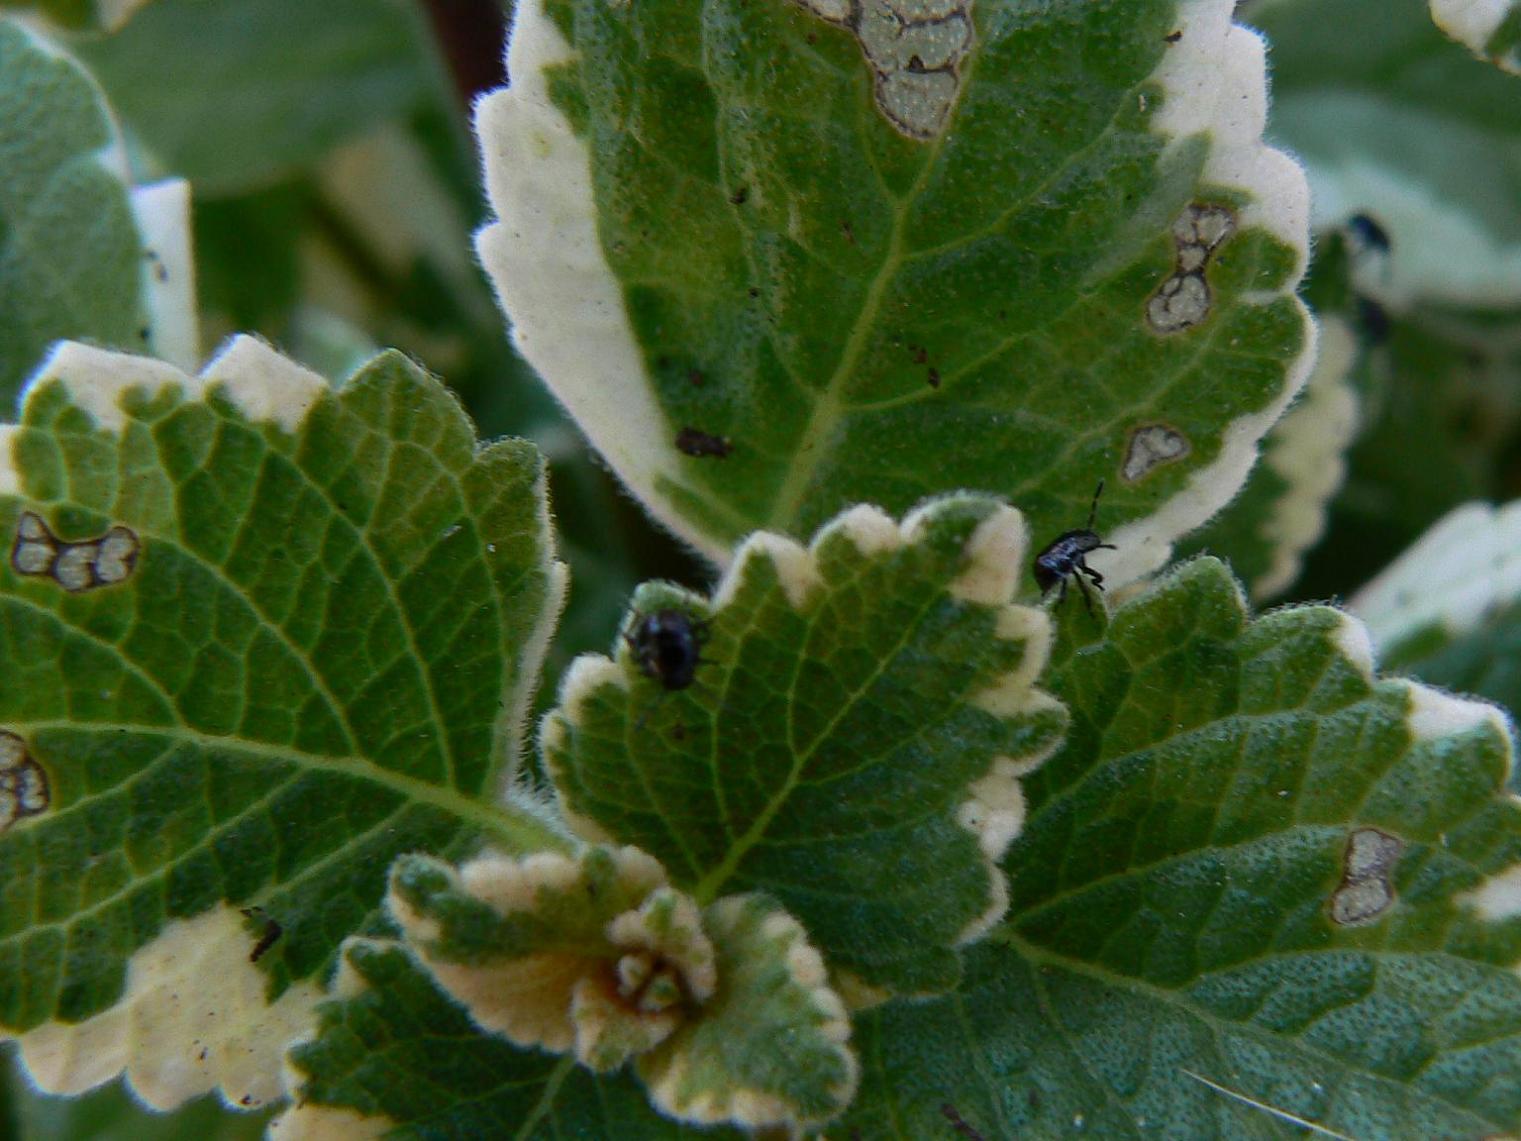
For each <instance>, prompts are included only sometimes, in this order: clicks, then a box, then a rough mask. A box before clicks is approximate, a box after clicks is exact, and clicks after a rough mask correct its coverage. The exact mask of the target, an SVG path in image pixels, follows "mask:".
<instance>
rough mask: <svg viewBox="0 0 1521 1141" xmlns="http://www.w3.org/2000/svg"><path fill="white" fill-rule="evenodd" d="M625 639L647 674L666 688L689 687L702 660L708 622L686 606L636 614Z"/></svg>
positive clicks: (624, 636) (641, 669) (635, 659)
mask: <svg viewBox="0 0 1521 1141" xmlns="http://www.w3.org/2000/svg"><path fill="white" fill-rule="evenodd" d="M623 640H624V641H625V642H627V643H628V648H629V650H630V652H631V653H632V654H633V655H634V661H636V662H638V663H639V669H640V671H641V672H642V673H643V674H644V675H645V676H646V677H649V678H653V679H654V680H655V681H658V682H659V683H660V684H661V686H663V687H664V688H665V689H669V690H676V689H686V687H687V686H689V685H691V684H692V679H693V678H694V677H696V676H697V667H698V665H700V664H701V662H702V654H701V650H702V644H703V643H704V642H706V641H707V640H708V624H707V623H706V622H704V621H703V620H702V619H700V618H693V617H692V616H691V615H690V614H688V613H687V612H686V611H684V610H657V611H655V612H654V613H653V614H635V615H634V621H633V625H632V626H631V628H630V629H629V630H628V632H626V633H625V634H624V635H623Z"/></svg>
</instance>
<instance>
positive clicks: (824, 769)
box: [542, 496, 1062, 991]
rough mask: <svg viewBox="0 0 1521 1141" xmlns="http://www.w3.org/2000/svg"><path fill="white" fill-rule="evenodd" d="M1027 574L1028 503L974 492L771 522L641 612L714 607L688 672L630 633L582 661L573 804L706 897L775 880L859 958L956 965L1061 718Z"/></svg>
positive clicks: (650, 598)
mask: <svg viewBox="0 0 1521 1141" xmlns="http://www.w3.org/2000/svg"><path fill="white" fill-rule="evenodd" d="M1024 573H1025V551H1024V533H1023V523H1022V521H1021V519H1020V517H1019V515H1018V513H1017V512H1015V511H1013V510H1012V509H1010V508H1008V507H1005V506H1002V505H1001V504H999V503H997V502H996V501H994V500H991V499H987V498H983V497H976V496H960V497H953V498H950V499H947V500H941V501H937V502H932V503H931V504H929V505H928V506H927V507H925V508H923V509H921V510H920V511H918V512H916V513H915V514H913V515H911V516H910V517H909V518H908V519H907V520H905V521H904V523H903V524H902V526H901V527H900V526H899V525H898V524H896V523H894V522H893V521H892V520H890V519H888V518H887V517H886V516H885V515H883V514H882V513H881V512H879V511H876V510H875V509H873V508H864V507H863V508H855V509H853V510H851V511H849V512H847V513H846V514H844V515H843V516H841V517H840V519H838V520H837V521H836V522H835V523H833V524H831V525H830V526H829V527H827V528H826V529H825V530H823V531H822V532H820V534H819V535H818V537H817V538H816V539H815V540H814V543H813V545H812V546H811V547H810V548H809V549H808V550H807V551H805V550H803V549H802V548H800V547H798V546H797V545H795V544H793V543H791V542H790V541H788V540H784V539H780V538H778V537H777V536H774V535H767V534H764V533H762V534H760V535H757V536H754V537H752V538H751V539H750V540H749V541H748V542H747V543H746V544H745V546H744V547H743V548H742V549H741V551H740V552H739V553H738V554H737V555H736V557H735V562H734V566H733V568H732V569H731V570H730V572H729V573H728V575H727V576H726V577H725V579H724V581H723V583H722V584H721V585H720V586H719V588H718V591H717V593H716V596H715V600H714V601H713V602H711V603H710V602H709V601H708V600H706V599H701V598H698V597H695V596H691V595H686V594H683V593H681V592H679V591H677V590H675V589H674V588H672V587H668V586H661V585H653V586H645V587H642V588H641V589H640V590H639V592H638V593H637V594H636V595H635V599H634V610H635V614H634V616H633V617H632V618H631V620H630V623H629V625H630V626H631V627H635V626H637V625H638V624H639V622H640V618H641V616H647V615H652V614H660V613H662V612H666V611H675V612H680V613H684V614H685V615H687V616H688V617H689V618H690V619H691V620H692V621H693V622H695V623H698V624H699V628H701V625H702V624H703V623H706V629H707V632H708V636H707V640H706V641H705V642H704V643H703V644H702V645H701V647H700V651H701V657H702V659H703V662H702V664H699V666H698V667H697V670H696V676H695V680H694V681H693V682H692V684H691V685H689V686H687V687H686V688H684V689H680V690H678V691H668V690H666V689H663V688H662V686H661V685H660V683H659V682H658V681H656V680H655V679H654V678H652V677H648V676H645V674H644V673H643V672H641V666H640V664H639V662H638V660H637V659H636V656H635V653H634V650H633V649H632V648H631V647H630V646H628V645H623V646H621V647H620V648H619V651H618V660H617V661H609V660H607V659H606V658H598V657H585V658H582V659H580V660H579V661H577V662H576V663H575V665H573V666H572V668H571V671H570V673H569V674H568V675H567V677H566V681H565V684H564V688H563V690H562V693H561V707H560V709H559V710H557V711H556V712H555V713H554V714H552V715H551V716H550V717H549V718H548V719H546V721H545V724H544V730H543V738H542V742H543V747H544V753H545V759H546V762H547V764H548V767H549V770H550V774H551V776H552V777H553V779H554V781H555V784H556V786H557V788H558V790H559V793H560V798H561V803H562V806H563V807H564V809H565V810H566V811H567V813H568V814H569V816H570V817H571V820H572V823H573V824H575V825H577V826H578V827H580V828H581V829H582V830H583V831H585V832H587V833H588V834H590V835H594V836H598V837H612V838H615V839H616V840H617V841H619V842H620V843H629V844H634V845H637V846H638V847H640V848H642V849H644V850H645V851H647V852H649V853H650V854H652V855H654V856H655V857H656V858H657V859H659V860H660V861H661V863H662V864H664V865H665V867H666V870H667V871H668V872H669V873H670V876H671V879H672V882H673V883H675V884H676V885H677V886H678V887H681V888H683V889H684V890H689V891H691V892H692V893H693V894H694V895H696V897H697V899H698V902H699V903H701V904H704V905H705V904H707V903H709V902H711V901H712V900H714V899H716V898H717V897H718V896H719V895H727V894H735V893H739V892H747V891H761V892H766V893H768V894H770V895H772V896H774V897H775V898H776V899H778V900H780V901H781V902H782V904H783V905H784V906H785V907H786V908H787V910H788V911H789V912H791V914H793V915H794V916H796V917H797V918H798V919H799V920H801V921H802V923H803V926H804V927H805V928H807V930H808V933H809V936H810V938H811V940H812V941H813V942H814V944H815V945H816V946H817V947H819V949H820V950H821V951H823V953H824V955H825V957H826V958H827V959H828V960H829V962H830V964H831V966H832V967H834V968H836V969H838V968H842V967H843V968H846V969H848V970H849V971H851V972H853V973H854V974H856V975H858V976H859V977H861V978H862V979H864V980H865V981H867V982H868V983H871V984H873V985H876V986H880V987H885V988H888V989H889V990H895V991H923V990H935V989H943V988H945V987H946V986H949V985H950V984H951V983H953V982H954V981H955V978H956V976H957V973H958V972H959V960H958V957H957V953H956V951H955V950H954V946H955V944H957V943H958V942H961V941H963V940H964V939H967V938H970V937H973V936H975V935H976V934H978V933H980V932H981V931H984V930H986V928H987V926H988V924H990V923H991V922H993V921H994V920H995V919H996V918H997V916H998V915H999V914H1001V912H1002V909H1003V905H1004V884H1003V881H1002V877H1001V876H1000V874H999V873H998V871H997V869H996V867H995V866H994V861H995V860H996V859H997V857H998V855H999V854H1000V853H1001V852H1002V851H1003V849H1004V848H1005V847H1006V846H1007V844H1008V843H1009V840H1010V839H1011V838H1012V836H1013V835H1014V834H1015V833H1016V832H1017V831H1018V828H1019V826H1020V823H1021V821H1022V819H1023V807H1024V803H1023V798H1022V795H1021V793H1020V783H1019V782H1020V778H1021V777H1022V776H1024V774H1025V773H1027V772H1028V771H1029V770H1030V768H1032V767H1033V766H1034V765H1035V764H1037V763H1038V762H1039V761H1040V759H1041V758H1042V757H1044V756H1045V755H1046V753H1048V752H1049V751H1050V749H1051V748H1052V747H1053V746H1054V744H1055V741H1056V735H1057V733H1058V732H1059V729H1060V727H1061V724H1062V720H1061V712H1060V709H1059V707H1057V706H1056V705H1055V703H1054V702H1052V701H1051V700H1050V699H1049V698H1048V697H1046V696H1045V695H1044V694H1042V693H1040V692H1039V691H1038V690H1035V689H1034V688H1032V686H1033V682H1034V679H1035V677H1036V676H1037V675H1038V674H1039V672H1040V670H1041V667H1042V665H1043V664H1044V661H1045V650H1046V642H1047V637H1048V634H1047V622H1046V619H1045V616H1044V614H1042V613H1041V612H1040V611H1038V610H1034V609H1032V608H1029V607H1024V606H1015V605H1010V604H1009V600H1010V598H1011V596H1012V594H1013V592H1014V587H1015V583H1016V581H1017V580H1018V579H1019V578H1020V577H1021V576H1022V575H1023V574H1024Z"/></svg>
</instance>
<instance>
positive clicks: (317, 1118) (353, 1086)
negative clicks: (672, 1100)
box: [273, 942, 748, 1141]
mask: <svg viewBox="0 0 1521 1141" xmlns="http://www.w3.org/2000/svg"><path fill="white" fill-rule="evenodd" d="M339 989H340V990H341V992H342V995H343V997H342V999H341V1000H340V1001H334V1002H331V1003H329V1004H328V1005H326V1006H325V1007H324V1008H323V1010H322V1013H321V1024H320V1029H319V1033H318V1034H317V1036H316V1037H315V1039H314V1040H313V1041H311V1042H308V1043H303V1044H301V1045H298V1046H297V1047H296V1048H295V1049H294V1050H293V1051H292V1055H291V1060H292V1064H293V1066H294V1068H295V1070H296V1072H297V1074H298V1076H299V1085H298V1087H297V1089H296V1093H295V1100H296V1108H295V1109H293V1110H291V1111H290V1112H289V1113H288V1114H287V1115H286V1116H285V1117H284V1118H282V1119H280V1120H278V1121H277V1122H276V1124H275V1127H274V1130H273V1136H274V1137H275V1138H277V1139H278V1138H281V1137H286V1136H297V1137H299V1136H309V1137H310V1136H322V1137H343V1136H373V1135H374V1134H375V1133H376V1132H377V1131H379V1130H384V1129H387V1128H400V1129H403V1130H406V1131H409V1132H413V1133H418V1134H423V1133H430V1132H431V1133H435V1134H439V1135H446V1136H453V1137H494V1136H512V1137H521V1138H525V1139H527V1138H535V1139H537V1138H561V1137H617V1138H620V1141H621V1139H627V1141H672V1139H674V1138H678V1137H683V1136H689V1135H690V1131H689V1130H687V1129H685V1128H683V1127H682V1126H680V1125H678V1124H677V1123H676V1122H674V1121H672V1120H670V1119H669V1118H665V1117H661V1116H660V1115H659V1114H657V1113H656V1112H655V1111H654V1110H653V1109H651V1108H650V1104H649V1099H648V1098H647V1097H646V1095H645V1091H644V1089H643V1087H642V1086H641V1085H640V1084H639V1082H638V1081H636V1080H635V1079H634V1077H633V1076H632V1075H631V1074H629V1073H628V1072H626V1071H625V1072H623V1073H619V1074H613V1075H608V1076H603V1077H597V1076H595V1075H593V1074H592V1073H591V1072H590V1071H588V1070H586V1069H585V1068H583V1067H581V1066H577V1065H576V1064H575V1063H574V1062H573V1061H572V1060H571V1059H569V1058H562V1057H557V1056H556V1055H553V1054H544V1053H539V1052H533V1051H525V1050H518V1049H516V1048H514V1047H513V1046H511V1045H510V1044H509V1043H508V1042H507V1041H506V1039H504V1038H499V1037H497V1036H495V1035H492V1034H486V1033H484V1032H482V1031H481V1030H479V1029H478V1028H477V1027H475V1026H474V1025H473V1024H472V1023H471V1022H470V1019H469V1018H468V1017H467V1015H466V1014H465V1012H464V1010H463V1009H462V1008H461V1007H459V1006H456V1005H455V1004H454V1003H452V1002H451V1001H449V999H448V998H446V997H445V996H444V995H443V994H442V993H441V992H440V991H439V990H438V989H437V988H436V987H435V986H434V985H433V981H432V979H431V978H430V977H429V976H428V974H427V973H426V972H425V971H424V970H422V968H420V967H419V966H417V964H416V963H415V962H414V961H413V960H412V958H411V957H410V956H408V955H407V953H406V952H405V951H403V950H402V949H401V948H400V947H397V946H395V945H386V944H378V943H364V942H357V943H354V944H351V945H350V946H349V947H348V949H347V950H346V952H345V971H344V974H343V975H342V976H340V988H339ZM702 1136H704V1137H713V1138H716V1139H718V1141H729V1139H734V1141H737V1139H738V1138H741V1137H744V1136H748V1134H745V1133H741V1132H740V1131H739V1130H732V1129H725V1128H719V1129H716V1130H712V1131H705V1132H704V1133H703V1134H702Z"/></svg>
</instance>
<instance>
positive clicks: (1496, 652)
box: [1352, 503, 1521, 716]
mask: <svg viewBox="0 0 1521 1141" xmlns="http://www.w3.org/2000/svg"><path fill="white" fill-rule="evenodd" d="M1352 608H1353V610H1354V611H1355V612H1356V613H1357V614H1358V615H1359V616H1360V617H1361V618H1362V619H1363V620H1364V621H1366V622H1367V623H1368V627H1369V631H1370V632H1371V633H1372V635H1373V637H1374V640H1375V641H1376V642H1377V643H1378V646H1379V653H1380V661H1382V662H1383V663H1384V665H1385V666H1386V667H1387V668H1389V669H1393V670H1399V671H1401V672H1408V673H1412V674H1414V675H1415V676H1416V677H1419V678H1421V679H1422V680H1424V681H1428V682H1431V683H1432V684H1435V685H1440V686H1445V687H1447V688H1449V689H1454V690H1459V691H1461V692H1464V693H1475V694H1479V695H1480V696H1483V697H1487V698H1489V699H1490V700H1491V701H1498V702H1500V703H1502V704H1504V705H1505V706H1507V707H1508V708H1509V709H1510V710H1511V711H1512V716H1514V714H1515V711H1516V710H1518V709H1521V503H1510V504H1507V505H1506V506H1504V507H1502V508H1499V509H1496V508H1493V507H1491V506H1490V505H1489V504H1487V503H1470V504H1467V505H1465V506H1463V507H1460V508H1458V509H1457V510H1455V511H1453V512H1451V513H1450V514H1449V515H1447V516H1446V517H1445V518H1444V519H1442V521H1441V522H1439V523H1438V524H1437V525H1436V526H1434V527H1432V528H1431V530H1430V531H1429V532H1427V534H1426V535H1424V536H1422V538H1421V541H1420V542H1419V543H1417V544H1415V546H1413V547H1412V548H1411V549H1410V550H1409V551H1407V552H1406V553H1405V554H1404V555H1402V556H1401V557H1400V558H1399V559H1397V560H1396V561H1395V562H1394V563H1393V564H1392V565H1391V566H1390V567H1389V568H1388V569H1387V570H1385V571H1384V572H1383V573H1382V574H1380V575H1379V576H1378V578H1377V579H1375V580H1374V581H1373V582H1371V583H1369V584H1368V585H1367V586H1365V587H1364V588H1363V589H1362V590H1361V591H1359V592H1358V593H1357V595H1356V596H1355V597H1354V598H1353V600H1352Z"/></svg>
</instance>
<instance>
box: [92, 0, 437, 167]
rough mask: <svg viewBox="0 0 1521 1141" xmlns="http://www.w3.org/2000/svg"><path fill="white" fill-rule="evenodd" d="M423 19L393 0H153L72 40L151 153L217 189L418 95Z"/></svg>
mask: <svg viewBox="0 0 1521 1141" xmlns="http://www.w3.org/2000/svg"><path fill="white" fill-rule="evenodd" d="M418 19H419V18H418V17H417V16H416V14H415V13H413V12H411V11H410V10H409V6H408V5H405V4H397V3H393V2H391V0H323V2H322V3H320V4H307V3H302V2H301V0H238V2H237V3H233V4H219V3H213V4H207V3H202V2H201V0H154V2H153V3H152V4H151V5H149V6H148V7H147V8H145V9H144V10H143V11H142V12H141V13H139V14H138V15H137V17H136V18H135V19H134V20H133V21H132V22H131V23H130V24H129V25H128V26H127V27H125V28H124V29H122V30H121V31H120V32H119V33H117V34H116V35H114V36H111V37H109V38H106V39H95V40H84V39H81V40H78V41H76V42H75V43H74V45H73V46H74V48H75V50H77V51H78V52H79V53H80V56H81V57H82V58H83V59H84V60H85V62H86V63H88V64H89V65H90V67H91V69H92V70H93V71H94V72H95V73H96V75H97V76H99V78H100V81H101V84H102V86H104V87H105V89H106V91H107V92H108V93H109V94H110V96H111V99H112V102H113V103H114V104H115V106H116V108H117V109H118V111H120V113H121V115H122V117H123V118H124V119H125V120H126V122H127V123H128V124H129V125H130V127H131V128H132V130H133V132H134V134H135V136H136V138H137V141H138V142H139V143H140V144H141V146H142V147H143V148H144V149H145V151H146V152H147V154H148V156H149V158H150V161H153V162H155V163H157V164H159V165H160V166H161V167H162V168H163V169H166V170H167V171H169V172H170V173H173V174H177V175H180V176H182V177H187V178H191V179H194V180H195V182H196V185H197V187H198V189H199V190H200V191H201V193H203V194H205V193H209V194H213V195H215V194H226V193H229V192H233V191H238V190H246V189H249V188H252V187H257V186H261V185H268V184H269V183H270V182H272V181H274V180H275V179H278V178H280V177H282V176H284V175H288V174H290V173H291V172H292V171H293V170H295V169H297V168H300V167H302V166H305V165H307V164H309V163H312V162H314V161H315V160H317V159H318V158H320V157H321V156H322V155H323V154H324V153H325V152H327V151H328V150H330V149H331V148H332V147H333V146H334V145H336V144H337V143H340V142H344V141H346V140H348V139H350V138H352V137H354V136H355V135H357V134H359V133H361V132H363V131H365V130H367V129H369V128H371V127H373V126H374V125H375V124H377V123H379V122H382V121H384V120H386V119H388V118H394V117H397V116H400V115H404V114H406V113H407V112H409V111H411V110H413V109H415V108H416V107H417V105H418V104H419V103H420V102H421V100H422V99H423V97H424V96H425V94H426V93H427V92H428V90H429V85H430V83H432V82H433V81H434V77H433V74H432V72H431V71H430V67H431V66H432V65H431V61H429V60H428V59H427V57H426V55H425V54H424V52H423V50H422V48H421V45H422V44H423V43H425V42H426V41H425V40H424V38H423V36H424V31H423V27H422V25H421V23H420V22H418Z"/></svg>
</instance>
